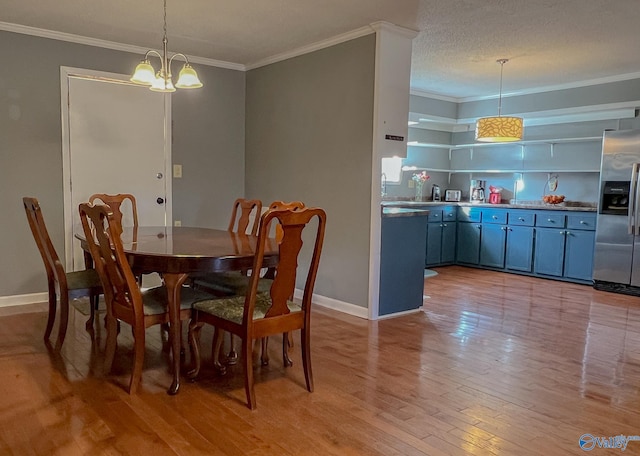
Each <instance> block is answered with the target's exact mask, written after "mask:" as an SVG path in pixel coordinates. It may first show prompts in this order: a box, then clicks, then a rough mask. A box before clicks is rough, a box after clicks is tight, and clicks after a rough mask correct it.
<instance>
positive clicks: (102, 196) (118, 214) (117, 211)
mask: <svg viewBox="0 0 640 456" xmlns="http://www.w3.org/2000/svg"><path fill="white" fill-rule="evenodd" d="M96 200H99V201H101V202H102V203H104V204H106V205H107V206H109V207H110V208H111V211H112V212H113V218H114V219H115V220H116V222H118V226H119V228H118V231H119V233H120V234H122V219H123V218H124V213H123V212H122V209H121V206H122V204H123V203H125V202H126V201H127V200H128V201H129V203H130V204H131V212H132V214H131V217H132V218H131V221H132V223H133V227H134V228H137V227H138V208H137V207H136V197H135V196H133V195H131V194H129V193H118V194H117V195H107V194H106V193H95V194H93V195H91V196H90V197H89V202H90V203H91V204H95V202H96Z"/></svg>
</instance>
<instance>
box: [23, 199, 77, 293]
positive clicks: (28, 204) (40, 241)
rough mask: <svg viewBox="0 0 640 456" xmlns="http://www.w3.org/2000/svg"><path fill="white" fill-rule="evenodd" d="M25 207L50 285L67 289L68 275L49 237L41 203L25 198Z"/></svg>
mask: <svg viewBox="0 0 640 456" xmlns="http://www.w3.org/2000/svg"><path fill="white" fill-rule="evenodd" d="M22 203H23V205H24V211H25V212H26V214H27V220H28V221H29V227H30V228H31V233H32V234H33V239H34V240H35V241H36V245H37V246H38V251H39V252H40V256H41V257H42V261H43V262H44V267H45V269H46V271H47V280H48V281H49V285H50V286H51V285H52V282H56V283H58V285H59V287H60V288H64V289H66V288H67V275H66V273H65V270H64V266H63V265H62V263H61V262H60V258H59V257H58V253H57V252H56V249H55V248H54V246H53V243H52V242H51V238H50V237H49V231H47V226H46V224H45V223H44V217H43V215H42V210H41V209H40V203H39V202H38V200H37V199H36V198H32V197H28V196H25V197H24V198H22ZM61 292H62V291H61Z"/></svg>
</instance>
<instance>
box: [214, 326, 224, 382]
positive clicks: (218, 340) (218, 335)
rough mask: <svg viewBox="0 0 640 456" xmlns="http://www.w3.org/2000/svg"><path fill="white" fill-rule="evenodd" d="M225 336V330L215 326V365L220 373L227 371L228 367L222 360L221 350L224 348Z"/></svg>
mask: <svg viewBox="0 0 640 456" xmlns="http://www.w3.org/2000/svg"><path fill="white" fill-rule="evenodd" d="M223 338H224V331H223V330H221V329H219V328H214V334H213V349H212V353H211V354H212V357H213V365H214V366H215V368H216V370H217V371H218V373H219V374H220V375H224V374H226V373H227V368H226V367H225V366H224V365H223V364H222V363H221V362H220V350H221V349H222V342H223Z"/></svg>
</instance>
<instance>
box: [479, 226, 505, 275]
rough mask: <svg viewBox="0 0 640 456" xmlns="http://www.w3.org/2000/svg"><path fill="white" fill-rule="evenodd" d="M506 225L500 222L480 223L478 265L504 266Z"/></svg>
mask: <svg viewBox="0 0 640 456" xmlns="http://www.w3.org/2000/svg"><path fill="white" fill-rule="evenodd" d="M506 229H507V227H506V226H505V225H502V224H491V223H483V224H482V235H481V237H480V265H482V266H488V267H491V268H500V269H502V268H504V254H505V245H506V240H507V231H506Z"/></svg>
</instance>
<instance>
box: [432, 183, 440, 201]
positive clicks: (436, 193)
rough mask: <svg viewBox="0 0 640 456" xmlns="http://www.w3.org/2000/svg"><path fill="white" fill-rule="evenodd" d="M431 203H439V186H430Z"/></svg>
mask: <svg viewBox="0 0 640 456" xmlns="http://www.w3.org/2000/svg"><path fill="white" fill-rule="evenodd" d="M431 201H440V186H439V185H436V184H433V185H432V186H431Z"/></svg>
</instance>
